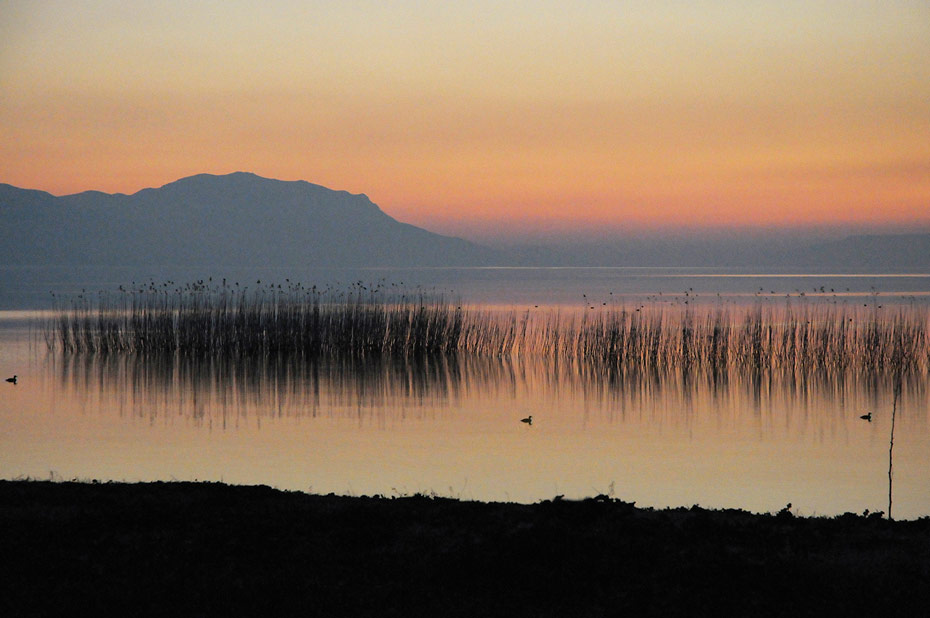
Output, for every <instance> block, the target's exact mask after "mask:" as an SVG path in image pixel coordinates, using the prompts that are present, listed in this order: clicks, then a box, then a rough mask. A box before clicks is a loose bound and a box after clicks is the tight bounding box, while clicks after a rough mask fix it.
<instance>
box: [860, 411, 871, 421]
mask: <svg viewBox="0 0 930 618" xmlns="http://www.w3.org/2000/svg"><path fill="white" fill-rule="evenodd" d="M859 418H861V419H862V420H864V421H869V422H870V423H871V422H872V413H871V412H869V413H868V414H863V415H862V416H860V417H859Z"/></svg>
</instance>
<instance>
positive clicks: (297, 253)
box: [0, 172, 501, 267]
mask: <svg viewBox="0 0 930 618" xmlns="http://www.w3.org/2000/svg"><path fill="white" fill-rule="evenodd" d="M0 218H2V219H0V220H2V222H3V223H2V226H0V265H164V266H170V265H185V266H190V265H197V266H201V265H202V266H210V265H224V266H248V267H268V266H286V267H308V266H353V267H362V266H412V265H417V266H450V265H451V266H465V265H467V266H483V265H489V264H492V263H495V262H497V261H499V260H500V259H501V257H500V255H501V254H500V252H497V251H494V250H492V249H488V248H486V247H482V246H480V245H477V244H475V243H471V242H468V241H465V240H462V239H460V238H453V237H449V236H442V235H440V234H434V233H432V232H428V231H426V230H424V229H421V228H417V227H415V226H413V225H408V224H406V223H401V222H399V221H397V220H395V219H393V218H392V217H390V216H388V215H387V214H385V213H384V212H383V211H382V210H381V209H380V208H378V206H377V205H375V204H373V203H372V202H371V200H369V199H368V197H367V196H365V195H353V194H350V193H347V192H345V191H333V190H331V189H327V188H325V187H321V186H319V185H314V184H311V183H308V182H304V181H296V182H285V181H280V180H272V179H268V178H262V177H259V176H256V175H254V174H249V173H244V172H237V173H234V174H228V175H224V176H214V175H209V174H200V175H197V176H191V177H189V178H183V179H181V180H178V181H176V182H172V183H169V184H167V185H165V186H163V187H161V188H157V189H143V190H142V191H139V192H138V193H135V194H133V195H124V194H112V195H111V194H106V193H100V192H98V191H88V192H85V193H78V194H75V195H67V196H62V197H55V196H53V195H51V194H49V193H45V192H42V191H31V190H26V189H20V188H17V187H13V186H11V185H5V184H0Z"/></svg>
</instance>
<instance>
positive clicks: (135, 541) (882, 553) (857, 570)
mask: <svg viewBox="0 0 930 618" xmlns="http://www.w3.org/2000/svg"><path fill="white" fill-rule="evenodd" d="M0 556H2V558H0V581H2V582H3V587H4V588H5V589H6V591H5V592H4V593H3V594H0V615H4V616H30V615H34V616H51V615H77V614H81V613H84V614H87V613H88V612H92V613H93V614H96V615H103V616H106V615H124V616H128V615H133V616H139V615H164V616H186V615H198V616H212V615H216V616H220V615H222V616H232V615H268V616H289V615H310V616H314V615H319V616H420V615H423V616H427V615H429V616H613V615H616V616H621V615H632V614H635V615H638V616H711V615H714V616H721V615H723V616H726V615H747V616H776V615H777V616H803V615H812V616H813V615H817V616H833V615H843V616H850V615H873V616H874V615H881V616H890V615H895V616H918V615H927V612H928V611H930V610H928V608H930V518H922V519H919V520H915V521H888V520H887V519H883V518H881V517H880V516H877V515H872V516H870V517H864V516H857V515H852V514H847V515H843V516H840V517H836V518H800V517H794V516H792V515H791V514H790V512H788V511H787V510H785V511H783V512H781V513H778V514H771V515H759V514H751V513H748V512H745V511H737V510H716V511H715V510H706V509H701V508H697V507H695V508H690V509H684V508H681V509H666V510H652V509H639V508H636V507H635V506H634V505H632V504H630V503H625V502H622V501H619V500H610V499H607V498H605V497H601V498H600V499H589V500H583V501H561V500H557V501H547V502H542V503H538V504H534V505H521V504H503V503H492V504H487V503H480V502H462V501H456V500H451V499H443V498H429V497H425V496H414V497H408V498H397V499H390V498H379V497H376V498H369V497H340V496H333V495H329V496H316V495H307V494H302V493H296V492H283V491H278V490H274V489H271V488H268V487H237V486H228V485H222V484H216V483H142V484H122V483H103V484H96V483H73V482H65V483H51V482H46V481H41V482H40V481H0Z"/></svg>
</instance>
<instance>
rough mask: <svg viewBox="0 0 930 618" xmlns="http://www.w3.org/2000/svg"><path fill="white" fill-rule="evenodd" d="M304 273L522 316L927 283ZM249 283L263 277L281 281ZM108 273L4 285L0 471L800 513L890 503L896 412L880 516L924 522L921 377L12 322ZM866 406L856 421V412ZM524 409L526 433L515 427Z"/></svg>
mask: <svg viewBox="0 0 930 618" xmlns="http://www.w3.org/2000/svg"><path fill="white" fill-rule="evenodd" d="M117 274H119V273H117ZM126 274H128V273H126ZM181 274H190V275H192V277H191V279H193V278H196V277H198V275H197V274H196V273H181ZM303 274H304V275H305V276H304V277H302V280H303V281H304V282H305V283H309V282H315V281H321V282H322V281H357V280H363V281H375V280H379V279H381V278H385V279H387V280H389V281H404V284H405V286H415V285H418V284H419V285H422V286H423V287H424V288H427V289H436V290H437V291H440V292H444V293H447V294H450V295H451V296H455V297H459V298H461V299H462V300H463V301H464V302H468V303H476V304H482V305H493V306H498V307H500V306H503V307H514V308H517V309H520V310H523V309H524V308H527V307H528V308H531V309H535V305H537V304H539V305H542V306H543V307H550V308H551V307H552V306H557V307H559V308H560V309H559V310H564V311H578V310H581V309H582V308H583V307H590V306H594V307H597V308H598V309H595V310H599V308H600V307H602V306H603V303H605V302H606V303H609V305H610V306H614V307H616V306H617V305H621V306H629V307H633V306H638V305H637V303H643V302H647V303H652V305H653V306H654V305H656V304H669V305H672V304H677V305H679V306H680V305H681V304H683V303H684V302H685V301H688V302H689V303H692V304H695V303H696V304H698V305H705V306H706V305H709V306H719V305H729V304H732V305H745V304H748V303H772V304H774V303H785V302H791V303H794V304H795V305H799V304H804V303H831V304H832V303H837V304H839V305H844V304H845V305H848V306H850V307H852V306H861V305H870V307H872V308H877V307H878V306H880V305H881V306H883V307H884V308H883V309H882V310H883V311H885V310H890V309H893V308H894V307H899V306H902V305H909V306H913V307H917V308H918V310H920V311H923V310H925V309H926V304H927V302H928V297H930V276H928V275H924V274H906V275H894V274H890V275H881V274H861V275H860V274H856V273H839V274H837V273H826V274H817V273H759V272H751V273H747V272H739V271H732V270H722V269H658V268H657V269H541V268H535V269H424V270H403V271H401V270H369V271H352V272H349V271H326V272H316V273H312V272H311V273H303ZM7 275H9V273H7ZM231 275H232V276H235V273H232V274H231ZM252 275H254V273H249V276H252ZM264 275H265V280H266V281H269V280H278V281H283V280H284V278H285V277H290V276H291V275H289V274H287V273H276V272H267V273H264ZM175 276H176V275H175ZM199 276H202V275H199ZM43 277H45V278H44V279H43ZM112 277H113V274H112V273H109V274H107V275H105V276H100V275H99V274H97V275H95V274H94V273H84V278H83V279H81V277H79V276H78V275H76V274H75V273H73V272H72V273H69V274H68V276H67V277H65V276H62V277H61V278H60V280H59V283H60V284H61V287H60V288H56V287H49V286H52V285H55V277H54V276H49V273H48V271H45V272H44V274H42V273H39V274H35V273H34V276H33V277H32V278H31V279H30V281H32V283H30V284H29V285H20V284H15V285H9V284H8V285H7V286H6V287H5V288H4V296H3V302H4V306H5V307H6V308H7V309H12V308H15V309H18V311H12V310H8V311H4V312H0V372H3V377H6V376H8V375H12V374H14V373H15V374H17V375H18V384H16V385H15V386H14V385H12V384H7V383H2V389H0V476H2V477H3V478H18V477H34V478H50V477H51V478H56V479H57V478H63V479H70V478H81V479H101V480H110V479H112V480H127V481H135V480H155V479H163V480H171V479H184V480H190V479H199V480H222V481H225V482H229V483H249V484H255V483H261V484H268V485H273V486H277V487H280V488H287V489H297V490H304V491H308V490H309V491H313V492H322V493H328V492H336V493H343V494H384V495H403V494H412V493H416V492H422V493H436V494H439V495H444V496H456V497H462V498H467V499H479V500H515V501H525V502H531V501H537V500H541V499H548V498H552V497H554V496H556V495H564V496H565V497H566V498H579V497H585V496H592V495H596V494H608V495H612V496H614V497H618V498H622V499H624V500H628V501H635V502H636V503H637V504H638V505H640V506H654V507H665V506H690V505H692V504H700V505H702V506H707V507H735V508H745V509H749V510H753V511H761V512H765V511H777V510H779V509H781V508H782V507H784V506H785V505H786V504H788V503H791V504H792V505H793V506H792V510H793V511H795V512H797V513H801V514H807V515H810V514H823V515H833V514H838V513H843V512H846V511H853V512H860V513H861V512H862V511H863V510H865V509H869V510H871V511H879V510H881V511H885V510H887V506H888V489H889V487H888V467H889V438H890V436H891V423H892V408H893V407H894V408H895V410H896V414H895V428H894V431H895V433H894V450H893V456H894V460H893V464H894V468H893V480H894V486H893V491H894V494H893V497H894V507H893V514H894V515H895V517H896V518H914V517H919V516H926V515H930V413H928V407H930V406H928V403H930V391H928V379H927V376H926V374H925V373H921V374H918V375H912V376H910V377H909V378H908V379H907V380H905V383H904V385H903V388H902V391H901V395H900V397H899V398H898V399H897V400H895V396H894V389H893V385H892V383H891V379H890V378H888V377H887V376H885V377H883V376H877V375H871V374H851V373H842V372H840V373H832V374H829V375H818V374H813V375H797V374H791V375H778V374H774V373H773V374H765V375H745V374H743V373H740V372H730V373H729V374H726V375H709V374H706V373H701V372H690V373H684V374H683V373H682V372H681V371H669V372H662V373H656V374H650V375H623V376H617V375H607V374H599V373H598V372H591V371H584V370H581V369H578V368H577V367H571V366H569V365H566V364H560V363H555V362H553V361H552V360H551V359H534V358H512V359H498V358H448V359H437V360H432V361H430V362H425V361H421V362H415V363H408V362H391V363H386V362H385V363H367V364H365V365H359V364H357V363H355V364H353V363H347V362H342V363H335V362H332V363H326V362H317V363H298V362H277V363H269V362H255V361H251V362H235V363H233V362H229V361H223V360H215V361H213V362H206V361H198V362H194V361H186V362H183V361H180V360H172V361H165V360H161V361H155V360H153V359H146V358H139V357H133V356H109V357H100V356H79V355H72V356H68V355H65V354H62V353H61V352H49V351H48V350H47V349H46V347H45V344H44V342H43V341H41V339H39V338H37V337H36V336H35V335H36V332H35V330H34V328H35V326H34V324H33V323H32V322H30V318H31V317H34V316H35V315H36V313H35V312H34V311H31V310H34V309H43V308H46V307H47V306H48V305H47V301H45V300H41V299H40V296H41V297H43V298H44V296H43V294H41V293H40V291H39V290H40V288H41V287H42V286H44V287H47V288H49V289H45V293H47V292H50V291H57V292H74V291H79V289H80V287H84V288H86V289H90V290H97V289H115V287H116V286H118V285H119V284H122V283H127V281H125V280H123V281H119V280H117V279H115V278H112ZM308 277H312V279H311V278H308ZM231 278H232V277H230V279H231ZM243 278H244V276H243ZM297 278H298V277H294V279H297ZM14 279H15V277H9V276H7V281H13V280H14ZM140 279H141V277H140ZM78 286H80V287H78ZM821 287H822V288H823V289H822V290H821ZM760 288H761V289H760ZM831 290H832V291H831ZM801 292H804V297H803V298H802V297H801V296H800V294H801ZM686 293H687V295H686ZM786 294H788V295H790V298H789V299H787V300H786V299H785V295H786ZM587 310H590V309H587ZM867 412H872V415H873V417H872V419H873V420H872V421H871V422H867V421H864V420H861V419H860V418H859V417H860V415H862V414H865V413H867ZM528 415H532V416H533V424H532V425H527V424H524V423H521V422H520V419H521V418H524V417H526V416H528Z"/></svg>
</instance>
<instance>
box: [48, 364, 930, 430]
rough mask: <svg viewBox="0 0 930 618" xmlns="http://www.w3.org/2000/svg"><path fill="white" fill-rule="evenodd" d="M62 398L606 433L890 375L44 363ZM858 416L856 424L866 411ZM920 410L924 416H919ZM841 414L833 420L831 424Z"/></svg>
mask: <svg viewBox="0 0 930 618" xmlns="http://www.w3.org/2000/svg"><path fill="white" fill-rule="evenodd" d="M50 358H51V366H52V367H53V373H54V374H55V375H57V377H58V381H59V389H60V390H61V391H63V392H68V393H69V394H70V396H72V397H74V398H76V399H77V400H78V401H79V402H81V403H82V404H83V405H84V406H91V405H100V406H101V407H103V408H108V407H112V406H113V404H114V403H116V407H118V409H119V410H120V411H121V413H124V414H125V413H132V414H135V415H138V416H149V417H152V418H155V417H158V416H159V415H183V416H189V417H191V418H193V419H195V420H203V419H204V418H205V417H206V416H208V415H210V414H211V413H219V414H220V415H221V416H222V417H223V418H224V419H225V418H228V417H236V416H238V417H242V416H249V415H257V416H279V417H301V416H310V417H316V416H319V415H327V416H334V415H336V416H338V415H344V416H357V415H361V414H375V415H379V416H383V417H387V418H391V419H392V420H401V421H402V420H403V419H404V418H406V417H407V416H408V415H411V414H412V415H414V416H416V417H419V416H420V412H422V411H423V410H427V409H429V410H435V409H439V408H442V409H456V408H462V407H468V402H473V401H484V402H488V401H491V402H498V403H500V402H510V403H513V402H522V405H536V404H537V403H538V402H550V403H557V404H561V405H563V406H570V407H575V406H580V407H581V408H582V409H583V410H585V412H586V413H587V414H589V415H595V416H597V417H599V418H600V420H602V421H606V422H613V421H617V420H619V419H624V418H627V417H628V416H630V415H637V416H639V417H640V418H642V417H643V416H644V415H646V416H648V420H649V421H651V422H663V423H671V424H680V423H687V422H688V420H689V418H690V417H692V416H693V414H695V413H697V411H700V410H703V411H704V413H707V411H708V410H710V411H713V413H715V414H718V415H720V414H734V415H743V414H751V415H755V416H759V415H764V414H768V413H770V412H771V411H772V410H775V409H777V410H782V411H787V412H788V418H789V419H790V417H792V416H793V415H800V416H801V417H806V416H807V414H808V413H810V412H812V411H815V410H816V414H817V420H818V421H820V422H824V421H829V420H830V419H831V418H840V417H841V416H842V415H846V416H848V415H849V414H850V413H851V411H855V410H856V409H858V408H863V407H864V408H868V409H870V410H880V409H881V408H882V407H883V406H886V404H887V403H888V402H889V401H890V397H891V395H892V392H893V387H894V378H893V376H891V375H890V374H882V373H876V372H869V373H857V372H850V371H829V372H827V371H814V372H799V371H794V372H773V371H758V372H751V373H748V374H746V373H744V372H739V371H734V370H729V371H709V370H703V371H693V370H688V369H680V368H679V369H672V370H664V371H663V370H653V371H631V370H622V369H619V368H617V367H598V366H594V365H587V364H586V365H578V364H575V363H572V362H559V361H557V360H552V359H533V358H529V359H517V358H495V357H475V356H456V355H450V356H439V357H433V358H414V359H380V360H375V361H370V360H369V361H360V360H358V359H353V358H345V359H335V360H327V361H311V360H297V359H294V358H293V357H289V358H274V357H271V358H243V359H238V360H231V359H226V358H224V359H198V358H189V357H182V356H179V355H166V356H157V355H125V354H115V355H100V354H97V355H87V354H53V355H51V357H50ZM901 385H902V392H903V398H904V400H906V401H910V402H914V404H915V405H911V406H905V409H909V410H911V411H912V412H913V413H917V414H919V413H920V410H921V406H920V405H917V402H920V401H924V400H926V398H927V377H926V376H925V375H923V374H919V373H912V374H908V375H905V376H903V378H902V382H901ZM864 408H863V413H864V412H865V411H867V410H865V409H864ZM925 412H926V410H924V413H925ZM838 415H840V416H838Z"/></svg>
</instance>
